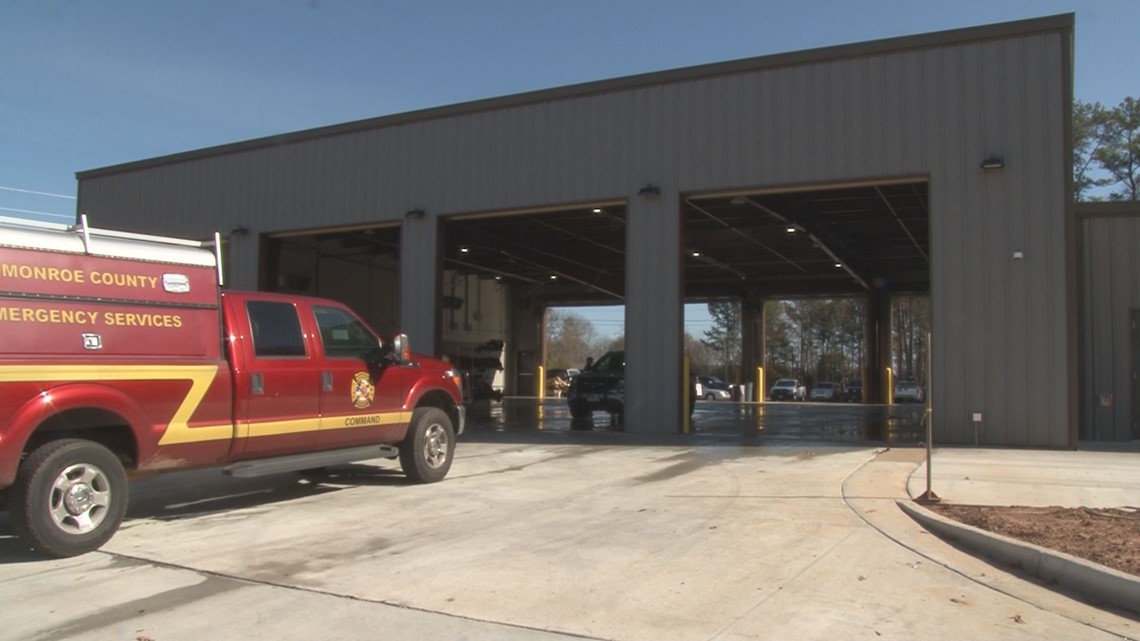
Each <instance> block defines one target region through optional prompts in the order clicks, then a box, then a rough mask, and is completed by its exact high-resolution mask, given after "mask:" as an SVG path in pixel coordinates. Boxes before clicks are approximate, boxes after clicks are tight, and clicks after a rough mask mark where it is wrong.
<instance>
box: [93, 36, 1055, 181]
mask: <svg viewBox="0 0 1140 641" xmlns="http://www.w3.org/2000/svg"><path fill="white" fill-rule="evenodd" d="M1075 23H1076V14H1074V13H1063V14H1057V15H1052V16H1044V17H1039V18H1029V19H1025V20H1016V21H1012V22H1000V23H993V24H986V25H980V26H973V27H962V28H957V29H950V30H946V31H934V32H929V33H922V34H914V35H906V36H896V37H891V38H884V39H879V40H869V41H865V42H856V43H849V44H840V45H830V46H826V47H819V48H814V49H804V50H800V51H793V52H788V53H777V54H770V55H764V56H758V57H753V58H743V59H739V60H729V61H725V62H713V63H708V64H702V65H695V66H691V67H681V68H678V69H668V70H664V71H653V72H648V73H643V74H636V75H632V76H622V77H619V78H611V79H606V80H595V81H589V82H585V83H579V84H573V85H565V86H561V87H554V88H548V89H538V90H535V91H528V92H524V93H518V94H511V95H507V96H499V97H494V98H484V99H479V100H473V101H468V102H461V103H455V104H451V105H443V106H439V107H428V108H425V109H418V110H415V111H408V112H402V113H397V114H389V115H385V116H377V117H374V118H366V119H363V120H354V121H350V122H346V123H339V124H335V125H326V126H322V127H315V128H312V129H304V130H300V131H295V132H290V133H284V134H275V135H271V136H265V137H261V138H253V139H250V140H244V141H239V142H233V143H226V144H222V145H216V146H212V147H204V148H201V149H195V150H191V151H184V152H177V153H174V154H169V155H164V156H156V157H154V158H148V159H144V160H136V161H130V162H126V163H121V164H116V165H109V166H106V167H100V168H95V169H88V170H83V171H78V172H76V174H75V177H76V179H77V180H85V179H89V178H99V177H103V176H110V175H114V174H119V173H125V172H128V171H134V170H138V169H146V168H151V167H159V166H163V165H172V164H178V163H182V162H188V161H193V160H199V159H202V158H209V157H212V156H220V155H227V154H234V153H241V152H245V151H253V150H257V149H263V148H268V147H275V146H278V145H287V144H293V143H298V142H305V141H309V140H314V139H318V138H326V137H332V136H339V135H345V134H349V133H354V132H359V131H367V130H370V129H379V128H383V127H390V126H393V125H399V124H407V123H412V122H424V121H428V120H434V119H439V118H446V117H450V116H456V115H462V114H471V113H478V112H481V111H491V110H494V109H503V108H508V107H517V106H522V105H528V104H535V103H539V102H546V101H551V100H561V99H566V98H576V97H582V96H589V95H596V94H602V93H612V92H617V91H624V90H629V89H637V88H642V87H647V86H653V85H661V84H668V83H674V82H682V81H686V80H694V79H698V78H710V77H715V76H726V75H734V74H739V73H747V72H751V71H759V70H764V69H773V68H778V67H789V66H796V65H803V64H809V63H816V62H824V61H827V60H835V59H839V58H851V57H856V56H869V55H878V54H884V53H894V52H900V51H908V50H914V49H926V48H933V47H940V46H946V45H952V44H965V43H968V42H977V41H983V40H995V39H1002V38H1009V37H1016V36H1021V35H1028V34H1033V33H1047V32H1053V31H1068V32H1070V33H1071V32H1072V31H1073V29H1074V25H1075Z"/></svg>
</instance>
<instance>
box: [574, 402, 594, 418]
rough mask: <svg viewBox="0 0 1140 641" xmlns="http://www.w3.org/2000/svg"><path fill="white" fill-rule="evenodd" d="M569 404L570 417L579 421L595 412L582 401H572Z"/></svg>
mask: <svg viewBox="0 0 1140 641" xmlns="http://www.w3.org/2000/svg"><path fill="white" fill-rule="evenodd" d="M568 405H569V407H570V418H573V419H575V420H578V421H580V420H582V419H587V418H590V415H591V414H593V413H594V411H593V409H591V408H590V407H589V406H588V405H586V404H585V403H584V402H582V401H570V402H569V403H568Z"/></svg>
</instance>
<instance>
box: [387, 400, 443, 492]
mask: <svg viewBox="0 0 1140 641" xmlns="http://www.w3.org/2000/svg"><path fill="white" fill-rule="evenodd" d="M454 454H455V428H454V427H452V425H451V417H449V416H448V415H447V412H445V411H443V410H441V409H439V408H438V407H421V408H418V409H417V410H416V411H415V412H413V413H412V422H411V424H410V425H408V435H407V436H406V437H404V442H403V443H400V467H402V468H403V469H404V475H405V476H407V477H408V478H409V479H410V480H411V481H412V482H413V483H435V482H436V481H442V480H443V477H445V476H447V471H448V470H450V469H451V459H452V458H453V456H454Z"/></svg>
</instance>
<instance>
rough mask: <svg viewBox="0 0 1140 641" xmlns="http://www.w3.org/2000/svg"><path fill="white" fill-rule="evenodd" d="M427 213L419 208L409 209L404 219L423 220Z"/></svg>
mask: <svg viewBox="0 0 1140 641" xmlns="http://www.w3.org/2000/svg"><path fill="white" fill-rule="evenodd" d="M425 213H426V212H425V211H424V210H422V209H420V208H419V207H417V208H415V209H409V210H408V211H407V213H405V214H404V218H423V217H424V214H425Z"/></svg>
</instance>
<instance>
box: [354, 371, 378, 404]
mask: <svg viewBox="0 0 1140 641" xmlns="http://www.w3.org/2000/svg"><path fill="white" fill-rule="evenodd" d="M374 398H376V386H375V385H373V384H372V377H371V376H369V375H368V372H357V373H356V376H353V377H352V404H353V405H355V406H356V407H357V408H359V409H364V408H366V407H368V406H369V405H371V404H372V399H374Z"/></svg>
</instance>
